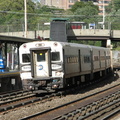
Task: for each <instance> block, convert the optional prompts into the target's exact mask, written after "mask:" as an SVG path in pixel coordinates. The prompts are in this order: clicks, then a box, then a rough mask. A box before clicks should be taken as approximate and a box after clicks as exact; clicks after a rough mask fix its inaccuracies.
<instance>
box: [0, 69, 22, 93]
mask: <svg viewBox="0 0 120 120" xmlns="http://www.w3.org/2000/svg"><path fill="white" fill-rule="evenodd" d="M20 89H22V82H21V79H20V72H19V71H10V72H0V93H3V92H7V91H8V92H10V91H16V90H20Z"/></svg>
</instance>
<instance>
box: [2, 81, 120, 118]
mask: <svg viewBox="0 0 120 120" xmlns="http://www.w3.org/2000/svg"><path fill="white" fill-rule="evenodd" d="M118 83H120V79H117V80H115V81H114V80H113V81H112V82H110V83H108V84H106V85H101V84H100V85H98V87H97V88H93V87H92V89H91V90H89V91H85V92H82V93H75V94H70V95H67V96H64V97H61V98H56V99H54V100H51V101H48V102H45V103H41V102H38V103H33V104H32V105H27V106H25V107H21V108H16V109H14V110H12V111H7V112H4V113H2V114H0V120H19V119H21V118H23V117H26V116H28V115H31V114H34V113H37V112H40V111H41V112H42V111H44V110H47V109H50V108H53V107H56V106H58V105H61V104H64V103H67V102H69V101H73V100H76V99H78V98H81V97H83V96H86V95H88V94H90V93H95V92H97V91H100V90H103V89H105V88H109V87H111V86H113V85H116V84H118Z"/></svg>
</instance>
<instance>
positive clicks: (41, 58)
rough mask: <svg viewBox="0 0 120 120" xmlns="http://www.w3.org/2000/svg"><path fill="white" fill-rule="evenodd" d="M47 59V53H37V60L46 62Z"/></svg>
mask: <svg viewBox="0 0 120 120" xmlns="http://www.w3.org/2000/svg"><path fill="white" fill-rule="evenodd" d="M44 61H45V53H43V52H42V53H37V62H44Z"/></svg>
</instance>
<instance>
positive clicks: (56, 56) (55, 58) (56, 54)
mask: <svg viewBox="0 0 120 120" xmlns="http://www.w3.org/2000/svg"><path fill="white" fill-rule="evenodd" d="M51 57H52V61H59V60H60V53H59V52H52V54H51Z"/></svg>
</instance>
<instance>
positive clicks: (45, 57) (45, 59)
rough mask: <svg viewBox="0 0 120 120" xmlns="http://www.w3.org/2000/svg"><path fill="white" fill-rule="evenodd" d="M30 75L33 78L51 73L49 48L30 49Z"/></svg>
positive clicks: (47, 75)
mask: <svg viewBox="0 0 120 120" xmlns="http://www.w3.org/2000/svg"><path fill="white" fill-rule="evenodd" d="M31 54H32V60H31V61H32V76H33V77H35V78H39V77H49V76H50V75H51V64H50V63H51V61H50V49H39V50H31Z"/></svg>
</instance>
